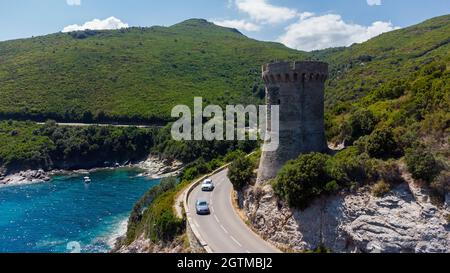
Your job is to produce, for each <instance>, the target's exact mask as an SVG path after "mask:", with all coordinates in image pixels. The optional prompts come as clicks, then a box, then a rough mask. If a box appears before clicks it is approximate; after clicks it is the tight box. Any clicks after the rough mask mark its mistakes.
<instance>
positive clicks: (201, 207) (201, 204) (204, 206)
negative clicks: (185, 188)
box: [195, 200, 211, 215]
mask: <svg viewBox="0 0 450 273" xmlns="http://www.w3.org/2000/svg"><path fill="white" fill-rule="evenodd" d="M195 209H196V210H197V214H198V215H208V214H210V213H211V212H210V210H209V204H208V201H206V200H198V201H197V203H196V204H195Z"/></svg>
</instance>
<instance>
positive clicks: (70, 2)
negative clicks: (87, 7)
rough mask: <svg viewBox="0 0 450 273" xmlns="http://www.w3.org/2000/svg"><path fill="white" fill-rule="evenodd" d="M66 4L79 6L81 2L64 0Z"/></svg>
mask: <svg viewBox="0 0 450 273" xmlns="http://www.w3.org/2000/svg"><path fill="white" fill-rule="evenodd" d="M66 3H67V5H69V6H80V5H81V0H66Z"/></svg>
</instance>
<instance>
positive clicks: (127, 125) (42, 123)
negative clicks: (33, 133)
mask: <svg viewBox="0 0 450 273" xmlns="http://www.w3.org/2000/svg"><path fill="white" fill-rule="evenodd" d="M37 124H40V125H44V124H45V122H37ZM56 124H57V125H59V126H68V127H89V126H100V127H108V126H112V127H124V128H126V127H137V128H153V127H156V128H162V127H163V126H157V125H155V126H152V125H133V124H115V123H74V122H57V123H56Z"/></svg>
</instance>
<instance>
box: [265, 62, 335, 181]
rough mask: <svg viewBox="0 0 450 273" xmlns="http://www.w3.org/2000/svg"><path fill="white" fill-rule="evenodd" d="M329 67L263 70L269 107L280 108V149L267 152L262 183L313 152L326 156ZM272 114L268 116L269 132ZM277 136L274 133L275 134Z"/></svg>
mask: <svg viewBox="0 0 450 273" xmlns="http://www.w3.org/2000/svg"><path fill="white" fill-rule="evenodd" d="M327 77H328V64H327V63H323V62H313V61H302V62H293V63H291V62H276V63H270V64H266V65H264V66H263V67H262V78H263V80H264V82H265V85H266V103H267V105H268V106H269V107H268V108H269V109H270V106H272V105H279V108H280V115H279V118H280V123H279V132H278V137H279V142H280V144H279V148H278V150H276V151H273V152H263V154H262V158H261V163H260V167H259V172H258V182H264V181H267V180H270V179H272V178H275V177H276V175H277V174H278V171H279V170H280V169H281V168H282V167H283V166H284V164H286V162H287V161H289V160H291V159H295V158H297V157H298V156H299V155H300V154H303V153H309V152H326V151H327V150H328V145H327V141H326V138H325V124H324V97H325V93H324V89H325V81H326V79H327ZM271 116H272V114H271V112H270V110H269V112H268V113H267V119H268V121H267V128H268V130H269V131H272V128H271V126H270V124H271V122H270V119H271ZM273 133H275V132H272V134H273Z"/></svg>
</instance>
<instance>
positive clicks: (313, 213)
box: [243, 183, 450, 253]
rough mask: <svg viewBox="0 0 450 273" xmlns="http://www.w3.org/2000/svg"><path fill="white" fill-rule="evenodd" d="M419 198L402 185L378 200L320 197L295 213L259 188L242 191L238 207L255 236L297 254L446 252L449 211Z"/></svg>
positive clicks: (365, 195)
mask: <svg viewBox="0 0 450 273" xmlns="http://www.w3.org/2000/svg"><path fill="white" fill-rule="evenodd" d="M423 196H424V195H423V193H422V192H420V190H418V189H417V188H415V187H410V186H409V185H408V184H407V183H404V184H400V185H398V186H396V187H395V188H394V189H393V190H392V192H391V193H389V194H388V195H386V196H384V197H382V198H377V197H374V196H372V195H371V194H370V191H369V190H368V189H361V190H359V191H358V192H357V193H347V194H340V195H338V196H330V197H323V198H321V199H318V200H316V201H314V202H313V203H312V205H311V206H310V207H309V208H308V209H306V210H304V211H300V210H294V209H290V208H288V206H286V204H284V203H283V202H281V201H279V200H278V198H277V197H276V196H275V195H274V192H273V190H272V188H271V187H270V186H265V187H264V188H255V187H251V188H249V189H247V190H246V191H245V192H244V202H243V205H244V211H245V213H246V214H247V216H248V218H249V219H250V222H251V223H252V224H253V226H254V228H255V229H256V230H257V231H258V232H259V233H260V234H261V236H262V237H264V238H265V239H267V240H269V241H270V242H272V243H273V244H275V245H277V246H279V247H281V248H288V249H290V250H294V251H303V250H309V249H315V248H317V247H319V246H320V245H324V246H326V247H327V248H330V249H331V250H332V251H333V252H338V253H341V252H382V253H384V252H389V253H392V252H393V253H397V252H408V253H409V252H415V253H423V252H447V253H448V252H450V245H449V242H450V225H449V223H448V222H447V220H446V217H447V214H448V213H449V211H448V210H446V208H445V206H444V207H442V208H439V207H437V206H435V205H433V204H432V203H431V202H430V201H429V198H423ZM418 197H419V198H418ZM447 209H448V208H447Z"/></svg>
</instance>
